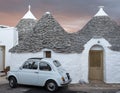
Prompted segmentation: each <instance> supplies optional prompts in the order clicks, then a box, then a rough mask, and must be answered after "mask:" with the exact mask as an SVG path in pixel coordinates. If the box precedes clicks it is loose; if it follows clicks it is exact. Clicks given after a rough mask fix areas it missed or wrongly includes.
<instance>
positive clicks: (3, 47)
mask: <svg viewBox="0 0 120 93" xmlns="http://www.w3.org/2000/svg"><path fill="white" fill-rule="evenodd" d="M0 47H1V48H2V49H3V55H2V57H3V71H4V69H5V46H0Z"/></svg>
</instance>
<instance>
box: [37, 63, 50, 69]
mask: <svg viewBox="0 0 120 93" xmlns="http://www.w3.org/2000/svg"><path fill="white" fill-rule="evenodd" d="M39 69H40V70H41V71H51V70H52V69H51V67H50V65H49V64H47V63H46V62H40V64H39Z"/></svg>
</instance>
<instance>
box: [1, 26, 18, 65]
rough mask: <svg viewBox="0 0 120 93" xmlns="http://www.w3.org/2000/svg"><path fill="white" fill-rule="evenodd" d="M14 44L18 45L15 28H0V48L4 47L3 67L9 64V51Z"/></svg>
mask: <svg viewBox="0 0 120 93" xmlns="http://www.w3.org/2000/svg"><path fill="white" fill-rule="evenodd" d="M16 44H18V39H17V31H16V28H14V27H7V26H6V27H5V28H0V46H5V62H6V63H5V67H6V66H9V65H10V64H11V63H10V59H11V58H10V56H11V53H9V49H10V48H12V47H13V46H14V45H16Z"/></svg>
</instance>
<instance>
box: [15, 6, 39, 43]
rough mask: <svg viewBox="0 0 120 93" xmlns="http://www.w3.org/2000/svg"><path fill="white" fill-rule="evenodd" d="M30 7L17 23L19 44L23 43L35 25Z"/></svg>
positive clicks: (35, 21)
mask: <svg viewBox="0 0 120 93" xmlns="http://www.w3.org/2000/svg"><path fill="white" fill-rule="evenodd" d="M30 9H31V6H30V5H29V6H28V12H27V13H26V14H25V15H24V16H23V18H22V19H21V20H20V21H19V23H18V24H17V26H16V28H17V30H18V38H19V43H21V42H23V41H24V38H26V36H27V35H28V34H29V33H30V32H31V31H32V30H33V27H34V26H35V24H36V23H37V20H36V18H35V16H34V15H33V14H32V12H31V10H30Z"/></svg>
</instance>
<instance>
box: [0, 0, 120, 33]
mask: <svg viewBox="0 0 120 93" xmlns="http://www.w3.org/2000/svg"><path fill="white" fill-rule="evenodd" d="M30 4H31V6H32V9H31V11H32V13H33V14H34V15H35V17H36V18H37V19H40V18H41V16H42V15H43V14H44V13H45V12H46V11H50V12H51V13H52V14H53V16H54V18H55V19H56V20H57V21H58V22H59V23H60V24H61V26H62V27H63V28H64V29H65V30H66V31H68V32H76V31H78V30H80V29H81V28H82V27H83V26H84V25H85V24H86V23H87V22H88V21H89V20H90V19H91V18H92V17H93V16H94V15H95V14H96V12H97V11H98V6H100V5H103V6H105V8H104V10H105V11H106V12H107V13H108V15H109V16H110V17H111V18H112V19H114V20H115V21H117V22H118V23H119V19H120V11H119V9H120V5H119V4H120V0H31V1H30ZM28 5H29V0H0V25H8V26H16V25H17V23H18V22H19V20H20V19H21V18H22V17H23V16H24V14H25V13H26V12H27V10H28Z"/></svg>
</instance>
